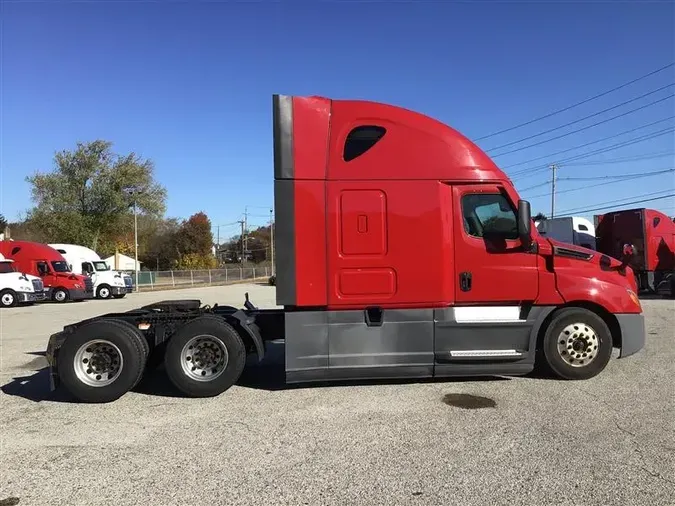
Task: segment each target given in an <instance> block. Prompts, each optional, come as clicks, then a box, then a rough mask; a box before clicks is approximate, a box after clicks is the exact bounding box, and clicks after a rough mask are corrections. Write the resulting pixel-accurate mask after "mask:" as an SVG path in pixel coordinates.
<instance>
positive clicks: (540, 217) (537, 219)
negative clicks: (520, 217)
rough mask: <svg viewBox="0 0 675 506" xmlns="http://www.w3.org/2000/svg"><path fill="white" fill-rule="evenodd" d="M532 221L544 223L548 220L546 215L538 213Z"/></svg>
mask: <svg viewBox="0 0 675 506" xmlns="http://www.w3.org/2000/svg"><path fill="white" fill-rule="evenodd" d="M532 219H533V220H534V221H544V220H547V219H548V218H547V217H546V215H545V214H544V213H537V214H535V215H534V216H532Z"/></svg>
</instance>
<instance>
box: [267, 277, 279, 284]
mask: <svg viewBox="0 0 675 506" xmlns="http://www.w3.org/2000/svg"><path fill="white" fill-rule="evenodd" d="M267 282H268V284H269V285H270V286H276V285H277V277H276V276H275V275H272V276H270V279H268V280H267Z"/></svg>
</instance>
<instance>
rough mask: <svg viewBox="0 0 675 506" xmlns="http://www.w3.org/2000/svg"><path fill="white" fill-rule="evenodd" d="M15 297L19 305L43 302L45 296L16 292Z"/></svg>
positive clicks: (37, 293)
mask: <svg viewBox="0 0 675 506" xmlns="http://www.w3.org/2000/svg"><path fill="white" fill-rule="evenodd" d="M16 296H17V299H18V301H19V303H20V304H25V303H27V302H40V301H42V300H45V297H46V294H45V292H17V294H16Z"/></svg>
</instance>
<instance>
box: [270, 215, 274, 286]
mask: <svg viewBox="0 0 675 506" xmlns="http://www.w3.org/2000/svg"><path fill="white" fill-rule="evenodd" d="M272 212H273V211H272V209H270V259H271V261H272V276H274V218H273V216H272Z"/></svg>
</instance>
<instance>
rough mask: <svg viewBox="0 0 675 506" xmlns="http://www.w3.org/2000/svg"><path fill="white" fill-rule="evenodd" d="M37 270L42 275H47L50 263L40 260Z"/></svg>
mask: <svg viewBox="0 0 675 506" xmlns="http://www.w3.org/2000/svg"><path fill="white" fill-rule="evenodd" d="M37 270H38V273H39V274H40V276H46V275H47V274H49V265H47V262H38V263H37Z"/></svg>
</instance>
